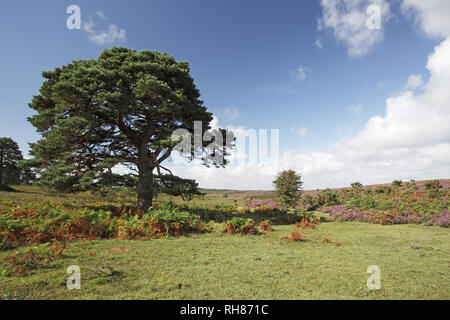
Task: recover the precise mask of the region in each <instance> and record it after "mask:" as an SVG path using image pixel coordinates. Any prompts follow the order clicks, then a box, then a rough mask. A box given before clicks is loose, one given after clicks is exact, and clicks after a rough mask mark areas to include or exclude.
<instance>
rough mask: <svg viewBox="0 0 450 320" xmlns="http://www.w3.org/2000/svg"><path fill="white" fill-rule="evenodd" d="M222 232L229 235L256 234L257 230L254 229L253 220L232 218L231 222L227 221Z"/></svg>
mask: <svg viewBox="0 0 450 320" xmlns="http://www.w3.org/2000/svg"><path fill="white" fill-rule="evenodd" d="M224 232H227V233H229V234H233V233H240V234H242V235H244V234H258V230H257V229H256V227H255V221H253V219H244V218H233V220H230V221H227V223H226V225H225V230H224Z"/></svg>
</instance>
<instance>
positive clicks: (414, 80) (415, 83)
mask: <svg viewBox="0 0 450 320" xmlns="http://www.w3.org/2000/svg"><path fill="white" fill-rule="evenodd" d="M422 85H423V80H422V76H421V75H420V74H412V75H410V76H409V78H408V82H407V83H406V84H405V86H404V87H403V90H406V91H408V90H415V89H417V88H419V87H421V86H422Z"/></svg>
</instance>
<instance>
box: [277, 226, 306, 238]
mask: <svg viewBox="0 0 450 320" xmlns="http://www.w3.org/2000/svg"><path fill="white" fill-rule="evenodd" d="M307 234H308V233H307V232H300V231H299V230H298V227H295V229H294V231H292V233H291V235H290V236H287V237H282V238H281V240H287V241H305V236H306V235H307Z"/></svg>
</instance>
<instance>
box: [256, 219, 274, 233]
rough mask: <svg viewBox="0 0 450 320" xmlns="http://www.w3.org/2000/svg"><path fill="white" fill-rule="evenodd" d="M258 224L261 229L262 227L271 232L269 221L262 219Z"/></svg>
mask: <svg viewBox="0 0 450 320" xmlns="http://www.w3.org/2000/svg"><path fill="white" fill-rule="evenodd" d="M259 226H260V227H261V229H263V230H264V231H267V232H272V231H273V230H272V223H271V222H270V221H267V220H264V221H261V223H260V224H259Z"/></svg>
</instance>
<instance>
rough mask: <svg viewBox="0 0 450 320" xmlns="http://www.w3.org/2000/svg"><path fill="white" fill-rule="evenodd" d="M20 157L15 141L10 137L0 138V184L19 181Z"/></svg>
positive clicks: (20, 171)
mask: <svg viewBox="0 0 450 320" xmlns="http://www.w3.org/2000/svg"><path fill="white" fill-rule="evenodd" d="M22 159H23V156H22V152H21V151H20V149H19V145H18V144H17V142H15V141H14V140H12V139H11V138H0V185H8V184H19V183H20V182H21V176H22V170H21V168H20V166H19V161H20V160H22Z"/></svg>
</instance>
